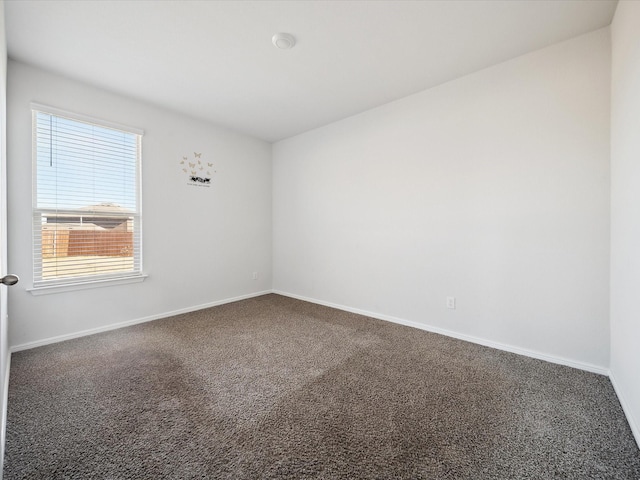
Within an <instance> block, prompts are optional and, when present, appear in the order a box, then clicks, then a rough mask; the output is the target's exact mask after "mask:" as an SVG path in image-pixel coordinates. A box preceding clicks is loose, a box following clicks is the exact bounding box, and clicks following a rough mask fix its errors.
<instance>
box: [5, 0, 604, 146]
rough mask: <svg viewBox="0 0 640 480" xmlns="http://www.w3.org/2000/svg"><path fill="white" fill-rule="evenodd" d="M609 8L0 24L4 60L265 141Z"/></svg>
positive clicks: (132, 13) (412, 5)
mask: <svg viewBox="0 0 640 480" xmlns="http://www.w3.org/2000/svg"><path fill="white" fill-rule="evenodd" d="M615 7H616V2H615V0H515V1H514V0H474V1H470V0H469V1H461V0H447V1H436V0H431V1H383V0H379V1H364V0H357V1H325V0H323V1H204V0H200V1H186V0H180V1H171V0H164V1H141V0H130V1H127V0H120V1H108V0H101V1H93V0H84V1H77V0H71V1H66V0H65V1H62V0H48V1H42V0H41V1H32V0H5V21H6V30H7V44H8V50H9V56H10V58H13V59H15V60H18V61H23V62H26V63H29V64H32V65H35V66H39V67H42V68H45V69H47V70H51V71H54V72H57V73H60V74H62V75H65V76H68V77H72V78H76V79H79V80H82V81H85V82H87V83H90V84H93V85H96V86H100V87H103V88H107V89H109V90H111V91H114V92H117V93H120V94H123V95H127V96H131V97H135V98H139V99H142V100H145V101H148V102H151V103H154V104H157V105H161V106H164V107H167V108H170V109H173V110H177V111H180V112H183V113H187V114H189V115H192V116H195V117H198V118H202V119H206V120H208V121H211V122H214V123H216V124H219V125H222V126H225V127H227V128H230V129H233V130H237V131H240V132H244V133H247V134H249V135H253V136H255V137H258V138H261V139H264V140H267V141H277V140H279V139H283V138H287V137H290V136H293V135H296V134H298V133H302V132H304V131H307V130H310V129H313V128H316V127H319V126H321V125H325V124H327V123H330V122H333V121H336V120H339V119H341V118H345V117H348V116H351V115H354V114H356V113H359V112H362V111H364V110H367V109H370V108H373V107H376V106H378V105H381V104H384V103H386V102H389V101H392V100H395V99H398V98H401V97H404V96H407V95H410V94H412V93H416V92H418V91H421V90H424V89H426V88H429V87H432V86H435V85H438V84H440V83H443V82H446V81H448V80H452V79H454V78H457V77H460V76H463V75H466V74H469V73H472V72H474V71H477V70H480V69H482V68H485V67H488V66H491V65H494V64H496V63H499V62H502V61H505V60H508V59H510V58H513V57H516V56H518V55H522V54H524V53H527V52H530V51H533V50H537V49H539V48H542V47H545V46H547V45H550V44H552V43H556V42H559V41H562V40H565V39H568V38H571V37H574V36H576V35H580V34H582V33H586V32H589V31H592V30H595V29H598V28H601V27H604V26H606V25H609V23H610V22H611V19H612V17H613V13H614V10H615ZM277 32H289V33H291V34H293V35H294V36H295V37H296V40H297V45H296V46H295V48H293V49H292V50H277V49H276V48H275V47H274V46H273V45H272V43H271V37H272V36H273V34H274V33H277Z"/></svg>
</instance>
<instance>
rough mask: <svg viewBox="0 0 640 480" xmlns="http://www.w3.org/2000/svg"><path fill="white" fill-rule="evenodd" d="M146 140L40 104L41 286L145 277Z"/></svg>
mask: <svg viewBox="0 0 640 480" xmlns="http://www.w3.org/2000/svg"><path fill="white" fill-rule="evenodd" d="M141 137H142V132H140V131H136V130H134V129H127V128H126V127H118V128H114V126H112V125H107V124H104V123H96V122H94V121H88V120H87V119H86V118H85V117H79V116H77V115H73V114H66V113H64V112H62V113H61V112H59V111H57V110H53V109H47V108H46V107H39V106H38V107H36V106H34V107H33V142H34V185H33V190H34V207H33V259H34V261H33V265H34V277H33V278H34V288H38V287H44V286H54V285H68V284H76V283H85V282H93V281H96V280H108V279H114V278H123V277H130V276H135V275H140V274H141V273H142V252H141V212H140V152H141Z"/></svg>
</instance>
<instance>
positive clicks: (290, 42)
mask: <svg viewBox="0 0 640 480" xmlns="http://www.w3.org/2000/svg"><path fill="white" fill-rule="evenodd" d="M271 41H272V42H273V44H274V45H275V46H276V47H278V48H279V49H280V50H289V49H290V48H293V46H294V45H295V44H296V39H295V38H293V35H291V34H290V33H276V34H275V35H274V36H273V37H272V38H271Z"/></svg>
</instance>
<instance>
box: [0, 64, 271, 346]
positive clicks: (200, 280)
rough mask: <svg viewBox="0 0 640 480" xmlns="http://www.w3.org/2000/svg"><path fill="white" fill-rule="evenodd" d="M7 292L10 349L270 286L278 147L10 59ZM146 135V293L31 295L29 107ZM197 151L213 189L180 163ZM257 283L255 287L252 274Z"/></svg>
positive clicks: (140, 287)
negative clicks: (11, 278)
mask: <svg viewBox="0 0 640 480" xmlns="http://www.w3.org/2000/svg"><path fill="white" fill-rule="evenodd" d="M8 75H9V78H8V116H9V125H8V132H7V135H8V168H9V171H8V181H9V191H8V194H9V267H10V268H11V270H12V271H13V272H14V273H16V274H18V275H20V276H21V277H22V281H21V282H20V284H18V285H17V286H15V287H13V288H12V290H11V292H10V293H9V295H10V297H9V302H10V305H11V321H10V325H9V333H10V336H9V341H10V344H11V345H13V346H16V345H23V344H25V343H30V342H37V341H41V340H44V339H48V338H51V337H55V336H59V335H66V334H72V333H75V332H79V331H83V330H88V329H96V328H102V327H105V326H107V325H109V324H114V323H120V322H126V321H131V320H135V319H140V318H146V317H149V316H156V315H162V314H164V313H168V312H173V311H176V310H180V309H189V308H193V307H195V306H198V305H204V304H209V303H213V302H216V301H220V300H224V299H229V298H235V297H239V296H244V295H250V294H254V293H257V292H261V291H265V290H269V289H270V288H271V145H270V144H268V143H266V142H263V141H260V140H256V139H253V138H251V137H247V136H244V135H240V134H236V133H233V132H229V131H227V130H224V129H221V128H218V127H216V126H214V125H211V124H207V123H204V122H201V121H198V120H194V119H191V118H188V117H185V116H181V115H179V114H175V113H171V112H168V111H165V110H162V109H159V108H155V107H152V106H150V105H147V104H143V103H140V102H137V101H134V100H130V99H126V98H123V97H121V96H118V95H114V94H112V93H109V92H106V91H103V90H99V89H96V88H93V87H90V86H87V85H84V84H80V83H77V82H75V81H71V80H68V79H65V78H62V77H59V76H56V75H54V74H51V73H47V72H44V71H42V70H38V69H35V68H32V67H30V66H26V65H24V64H21V63H17V62H14V61H11V60H10V61H9V66H8ZM32 101H34V102H38V103H41V104H45V105H50V106H53V107H58V108H62V109H65V110H70V111H73V112H78V113H82V114H86V115H90V116H93V117H97V118H101V119H104V120H109V121H112V122H116V123H120V124H125V125H131V126H134V127H139V128H143V129H144V130H145V135H144V137H143V144H142V153H143V160H142V161H143V167H142V168H143V175H142V178H143V180H142V208H143V216H144V219H143V222H144V225H143V249H144V253H143V255H144V271H145V273H147V274H148V275H149V278H148V279H147V280H146V281H145V282H143V283H139V284H133V285H121V286H109V287H104V288H97V289H91V290H82V291H76V292H69V293H56V294H52V295H42V296H33V295H31V294H30V293H29V292H27V291H26V288H30V287H31V286H32V282H33V276H32V259H31V248H32V247H31V245H32V243H31V225H30V218H31V204H32V201H31V110H30V102H32ZM193 152H200V153H202V158H203V159H206V160H207V161H210V162H212V163H214V168H215V170H216V171H217V173H215V174H214V176H213V180H212V183H213V186H212V187H211V188H197V187H193V186H189V185H187V183H188V182H187V178H186V176H185V174H184V173H183V172H182V171H181V169H180V166H179V163H178V162H179V160H180V159H181V157H182V156H183V155H193ZM254 271H257V272H259V279H258V280H253V279H252V272H254Z"/></svg>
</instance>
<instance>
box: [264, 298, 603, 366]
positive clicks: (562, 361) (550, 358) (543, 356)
mask: <svg viewBox="0 0 640 480" xmlns="http://www.w3.org/2000/svg"><path fill="white" fill-rule="evenodd" d="M273 293H276V294H278V295H283V296H285V297H291V298H296V299H298V300H303V301H305V302H310V303H316V304H318V305H324V306H325V307H331V308H336V309H338V310H344V311H345V312H351V313H357V314H359V315H364V316H367V317H371V318H376V319H378V320H386V321H388V322H393V323H398V324H400V325H406V326H408V327H414V328H419V329H420V330H425V331H427V332H432V333H438V334H440V335H445V336H447V337H453V338H457V339H459V340H464V341H467V342H471V343H477V344H479V345H484V346H485V347H491V348H495V349H498V350H504V351H505V352H511V353H516V354H518V355H523V356H525V357H531V358H536V359H538V360H544V361H547V362H551V363H556V364H559V365H565V366H567V367H573V368H577V369H579V370H585V371H587V372H592V373H598V374H600V375H609V370H608V369H607V368H604V367H599V366H597V365H592V364H590V363H585V362H578V361H576V360H570V359H568V358H564V357H558V356H555V355H549V354H547V353H541V352H537V351H535V350H528V349H525V348H520V347H515V346H513V345H508V344H505V343H499V342H494V341H492V340H487V339H484V338H479V337H475V336H472V335H465V334H462V333H458V332H454V331H451V330H447V329H444V328H439V327H433V326H431V325H425V324H423V323H418V322H413V321H411V320H405V319H402V318H397V317H392V316H390V315H382V314H379V313H375V312H369V311H366V310H360V309H358V308H351V307H347V306H345V305H337V304H335V303H331V302H325V301H322V300H317V299H315V298H309V297H304V296H302V295H296V294H293V293H288V292H282V291H279V290H273Z"/></svg>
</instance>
